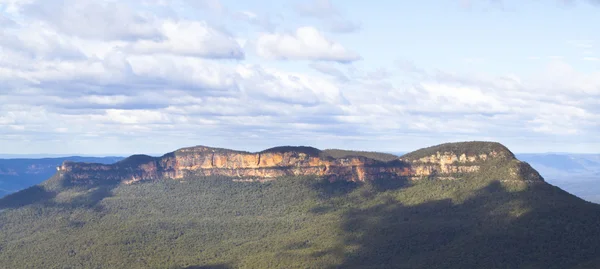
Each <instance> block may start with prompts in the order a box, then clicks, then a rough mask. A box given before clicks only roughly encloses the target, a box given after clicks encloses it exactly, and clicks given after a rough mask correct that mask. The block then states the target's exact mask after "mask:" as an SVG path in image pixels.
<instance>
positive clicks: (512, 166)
mask: <svg viewBox="0 0 600 269" xmlns="http://www.w3.org/2000/svg"><path fill="white" fill-rule="evenodd" d="M339 152H343V153H344V154H339V153H338V154H336V155H335V157H333V156H331V155H330V154H328V153H327V151H321V150H319V149H316V148H312V147H277V148H271V149H268V150H264V151H261V152H254V153H252V152H245V151H235V150H229V149H221V148H211V147H204V146H197V147H190V148H183V149H179V150H177V151H175V152H171V153H168V154H165V155H163V156H162V157H151V156H146V155H134V156H131V157H129V158H127V159H124V160H122V161H120V162H118V163H115V164H111V165H103V164H89V163H72V162H65V163H63V165H62V166H60V167H58V168H57V170H58V173H59V176H61V177H63V178H65V179H67V180H68V181H69V182H70V183H74V184H84V183H98V182H119V183H121V182H122V183H126V184H130V183H133V182H137V181H144V180H159V179H183V178H186V177H193V176H225V177H231V178H233V179H234V180H237V181H254V180H259V181H264V180H272V179H274V178H277V177H282V176H317V177H322V178H326V179H328V180H330V181H340V180H344V181H369V180H376V179H399V178H402V179H410V180H416V179H422V178H435V179H455V178H457V177H460V176H462V175H465V174H472V173H478V172H480V171H481V170H482V169H486V167H489V166H490V165H492V164H493V165H495V167H499V166H498V165H499V164H501V166H502V167H503V169H504V170H506V171H508V172H507V173H506V176H505V178H499V180H522V181H540V182H541V181H543V178H541V176H539V174H537V172H536V171H535V170H533V169H532V168H531V167H530V166H529V165H528V164H526V163H521V162H519V161H518V160H516V159H515V157H514V155H513V154H512V153H511V152H510V151H509V150H508V149H507V148H505V147H504V146H502V145H500V144H497V143H490V142H465V143H449V144H442V145H438V146H435V147H431V148H426V149H422V150H418V151H415V152H412V153H409V154H406V155H404V156H402V157H398V158H396V159H393V160H389V159H390V158H389V156H388V157H387V159H388V161H383V160H376V159H373V158H369V157H366V156H361V153H360V152H349V151H339ZM353 153H354V154H353ZM369 154H371V155H369V156H371V157H372V156H373V155H372V154H373V153H369Z"/></svg>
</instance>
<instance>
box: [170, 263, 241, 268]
mask: <svg viewBox="0 0 600 269" xmlns="http://www.w3.org/2000/svg"><path fill="white" fill-rule="evenodd" d="M229 268H231V267H230V266H228V265H224V264H215V265H202V266H188V267H181V268H179V269H229Z"/></svg>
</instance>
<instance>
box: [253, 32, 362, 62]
mask: <svg viewBox="0 0 600 269" xmlns="http://www.w3.org/2000/svg"><path fill="white" fill-rule="evenodd" d="M256 49H257V53H258V55H260V56H262V57H264V58H267V59H279V60H321V61H334V62H342V63H348V62H354V61H357V60H360V59H361V57H360V56H359V55H358V54H357V53H355V52H352V51H350V50H348V49H346V48H344V47H343V46H342V45H341V44H339V43H337V42H334V41H331V40H330V39H328V38H326V37H325V36H324V35H323V34H322V33H321V32H319V30H317V29H315V28H313V27H300V28H298V29H297V30H296V32H295V33H293V34H288V33H279V34H269V33H263V34H261V35H260V36H259V38H258V40H257V41H256Z"/></svg>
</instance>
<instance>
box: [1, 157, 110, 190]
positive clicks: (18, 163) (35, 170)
mask: <svg viewBox="0 0 600 269" xmlns="http://www.w3.org/2000/svg"><path fill="white" fill-rule="evenodd" d="M121 159H122V158H121V157H78V156H71V157H57V158H39V159H31V158H14V159H0V197H2V196H5V195H7V194H9V193H13V192H16V191H19V190H22V189H25V188H27V187H30V186H33V185H36V184H39V183H41V182H42V181H44V180H46V179H48V178H49V177H51V176H52V175H54V173H56V167H57V166H59V165H60V164H62V163H63V162H64V161H74V162H87V163H102V164H111V163H114V162H117V161H119V160H121Z"/></svg>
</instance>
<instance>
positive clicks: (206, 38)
mask: <svg viewBox="0 0 600 269" xmlns="http://www.w3.org/2000/svg"><path fill="white" fill-rule="evenodd" d="M160 32H161V34H162V36H164V39H162V40H139V41H137V42H135V43H133V44H131V45H130V46H129V47H127V48H126V49H131V50H133V51H134V52H137V53H146V54H152V53H172V54H179V55H190V56H198V57H205V58H230V59H243V58H244V52H243V50H242V48H241V47H240V44H239V43H238V42H237V41H236V40H235V38H233V37H232V36H229V35H227V34H225V33H223V32H221V31H218V30H216V29H214V28H212V27H210V26H208V25H207V23H206V22H196V21H177V22H176V21H165V22H163V23H162V25H161V27H160Z"/></svg>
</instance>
